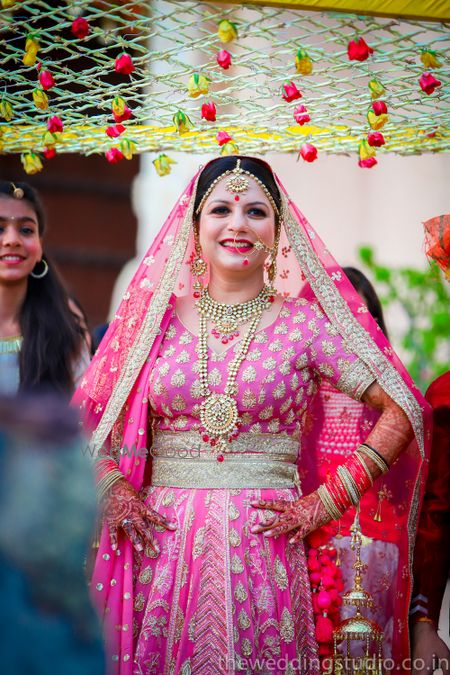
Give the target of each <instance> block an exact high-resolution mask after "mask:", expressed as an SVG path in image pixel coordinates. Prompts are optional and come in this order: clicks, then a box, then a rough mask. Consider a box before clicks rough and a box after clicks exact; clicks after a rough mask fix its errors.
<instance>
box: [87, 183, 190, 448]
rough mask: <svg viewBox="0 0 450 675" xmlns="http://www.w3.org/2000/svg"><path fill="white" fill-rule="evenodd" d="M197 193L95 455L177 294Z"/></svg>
mask: <svg viewBox="0 0 450 675" xmlns="http://www.w3.org/2000/svg"><path fill="white" fill-rule="evenodd" d="M196 192H197V182H196V184H195V186H194V190H193V193H192V195H191V198H190V202H189V206H188V208H187V210H186V214H185V216H184V220H183V224H182V226H181V228H180V231H179V233H178V237H177V238H176V240H175V242H174V246H173V250H172V254H171V255H170V256H169V258H168V260H167V265H166V267H165V269H164V273H163V274H162V276H161V278H160V280H159V281H158V284H157V286H156V288H155V290H154V292H153V294H152V297H151V299H150V303H149V305H148V309H147V313H146V315H145V317H144V320H143V321H142V324H141V326H140V329H139V331H138V333H137V335H136V339H135V341H134V344H133V346H132V347H131V349H130V352H129V354H128V358H127V360H126V361H125V364H124V366H123V368H122V372H121V373H120V375H119V378H118V380H117V384H116V386H115V388H114V390H113V392H112V394H111V397H110V399H109V401H108V403H107V405H106V407H105V411H104V413H103V415H102V418H101V420H100V422H99V425H98V427H97V428H96V429H95V431H94V433H93V434H92V439H91V450H92V452H94V453H95V452H98V451H99V450H100V449H101V448H102V447H103V445H104V443H105V441H106V439H107V438H108V435H109V433H110V432H111V430H112V429H113V426H114V424H115V422H116V420H117V419H118V418H119V416H120V414H121V411H122V409H123V406H124V405H125V403H126V400H127V398H128V396H129V394H130V392H131V390H132V388H133V386H134V383H135V382H136V379H137V377H138V375H139V373H140V371H141V369H142V367H143V365H144V363H145V360H146V359H147V357H148V355H149V353H150V351H151V349H152V347H153V344H154V342H155V339H156V337H157V335H158V331H159V330H160V324H161V321H162V318H163V316H164V314H165V312H166V311H167V309H168V306H169V300H170V297H171V295H172V293H173V291H174V287H175V283H176V280H177V278H178V275H179V273H180V269H181V265H182V264H183V260H184V256H185V254H186V249H187V245H188V242H189V236H190V234H191V230H192V222H193V214H194V202H195V195H196Z"/></svg>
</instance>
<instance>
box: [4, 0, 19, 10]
mask: <svg viewBox="0 0 450 675" xmlns="http://www.w3.org/2000/svg"><path fill="white" fill-rule="evenodd" d="M15 4H16V0H2V8H3V9H9V8H10V7H14V5H15Z"/></svg>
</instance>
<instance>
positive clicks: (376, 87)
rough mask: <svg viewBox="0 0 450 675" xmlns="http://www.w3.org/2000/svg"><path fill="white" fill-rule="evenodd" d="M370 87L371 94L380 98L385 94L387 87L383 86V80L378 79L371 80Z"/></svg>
mask: <svg viewBox="0 0 450 675" xmlns="http://www.w3.org/2000/svg"><path fill="white" fill-rule="evenodd" d="M369 89H370V95H371V96H372V98H379V97H380V96H383V94H384V92H385V91H386V89H385V88H384V87H383V85H382V84H381V82H379V81H378V80H375V79H374V80H370V82H369Z"/></svg>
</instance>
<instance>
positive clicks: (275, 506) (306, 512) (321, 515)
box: [250, 492, 331, 544]
mask: <svg viewBox="0 0 450 675" xmlns="http://www.w3.org/2000/svg"><path fill="white" fill-rule="evenodd" d="M250 504H251V506H253V507H255V508H258V509H269V510H271V511H277V512H278V513H279V515H276V516H274V517H273V518H271V519H270V520H268V521H267V522H265V523H259V524H258V525H254V526H253V527H252V528H251V532H253V534H260V533H262V534H264V536H265V537H278V536H279V535H280V534H286V533H287V532H291V531H292V530H296V532H295V534H294V536H293V537H292V538H291V539H290V540H289V543H291V544H296V543H298V542H299V541H300V540H301V539H303V538H304V537H306V536H307V535H308V534H309V533H310V532H313V531H314V530H316V529H317V528H318V527H321V526H322V525H325V524H326V523H328V522H330V520H331V518H330V516H329V515H328V513H327V512H326V510H325V507H324V505H323V504H322V501H321V499H320V498H319V496H318V494H317V493H316V492H312V493H311V494H309V495H306V497H300V499H297V500H295V501H290V500H287V499H278V500H259V501H252V502H250Z"/></svg>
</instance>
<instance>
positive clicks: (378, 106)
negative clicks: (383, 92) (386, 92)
mask: <svg viewBox="0 0 450 675" xmlns="http://www.w3.org/2000/svg"><path fill="white" fill-rule="evenodd" d="M372 110H373V112H374V113H375V115H377V116H378V115H387V111H388V109H387V105H386V103H385V102H384V101H374V102H373V103H372Z"/></svg>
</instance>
